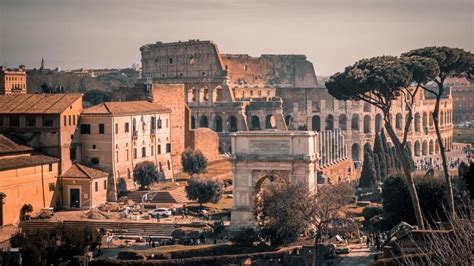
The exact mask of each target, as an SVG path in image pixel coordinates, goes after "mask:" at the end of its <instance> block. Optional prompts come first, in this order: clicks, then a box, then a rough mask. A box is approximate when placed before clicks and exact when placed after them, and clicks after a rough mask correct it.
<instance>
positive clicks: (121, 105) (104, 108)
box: [82, 101, 170, 115]
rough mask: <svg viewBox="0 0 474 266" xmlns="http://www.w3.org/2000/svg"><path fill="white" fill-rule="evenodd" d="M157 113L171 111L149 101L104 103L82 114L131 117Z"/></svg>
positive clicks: (85, 110)
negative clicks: (131, 115)
mask: <svg viewBox="0 0 474 266" xmlns="http://www.w3.org/2000/svg"><path fill="white" fill-rule="evenodd" d="M157 112H170V109H168V108H165V107H163V106H162V105H160V104H158V103H152V102H148V101H129V102H104V103H100V104H98V105H94V106H91V107H89V108H86V109H84V111H83V112H82V114H105V115H129V114H142V113H157Z"/></svg>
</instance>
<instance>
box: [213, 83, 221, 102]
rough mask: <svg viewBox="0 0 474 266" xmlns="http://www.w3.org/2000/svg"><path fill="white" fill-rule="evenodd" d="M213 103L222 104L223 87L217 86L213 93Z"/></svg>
mask: <svg viewBox="0 0 474 266" xmlns="http://www.w3.org/2000/svg"><path fill="white" fill-rule="evenodd" d="M212 101H213V102H220V101H222V87H221V86H217V87H215V88H214V90H213V91H212Z"/></svg>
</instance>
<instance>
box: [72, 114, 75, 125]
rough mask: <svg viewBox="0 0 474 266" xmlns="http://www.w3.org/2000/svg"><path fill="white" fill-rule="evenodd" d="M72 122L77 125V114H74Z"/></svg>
mask: <svg viewBox="0 0 474 266" xmlns="http://www.w3.org/2000/svg"><path fill="white" fill-rule="evenodd" d="M72 124H73V125H74V126H75V125H76V116H75V115H73V116H72Z"/></svg>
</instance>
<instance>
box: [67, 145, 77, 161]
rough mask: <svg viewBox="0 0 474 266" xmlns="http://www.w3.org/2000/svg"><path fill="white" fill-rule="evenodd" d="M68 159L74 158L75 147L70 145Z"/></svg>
mask: <svg viewBox="0 0 474 266" xmlns="http://www.w3.org/2000/svg"><path fill="white" fill-rule="evenodd" d="M69 159H71V160H76V147H71V148H70V149H69Z"/></svg>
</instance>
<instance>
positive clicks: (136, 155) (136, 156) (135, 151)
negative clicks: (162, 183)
mask: <svg viewBox="0 0 474 266" xmlns="http://www.w3.org/2000/svg"><path fill="white" fill-rule="evenodd" d="M137 158H138V152H137V148H134V149H133V159H137Z"/></svg>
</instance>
